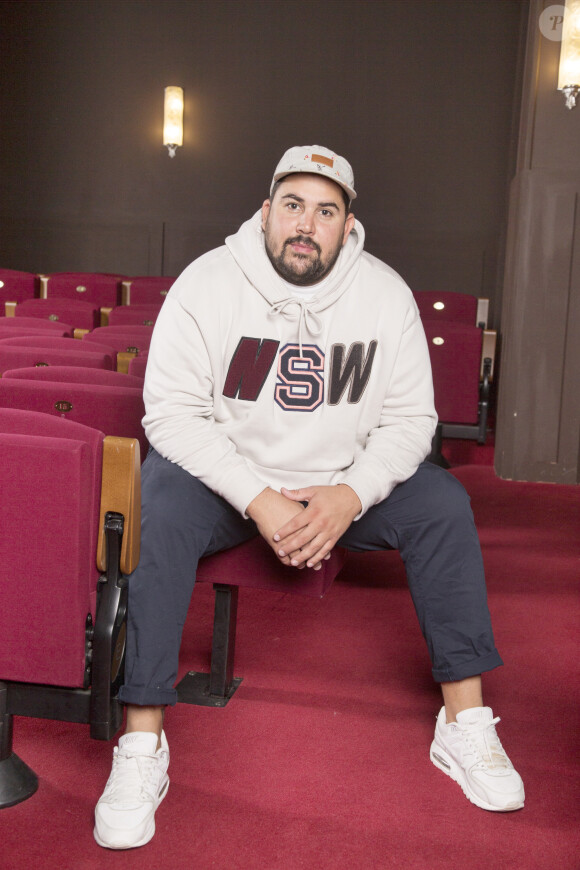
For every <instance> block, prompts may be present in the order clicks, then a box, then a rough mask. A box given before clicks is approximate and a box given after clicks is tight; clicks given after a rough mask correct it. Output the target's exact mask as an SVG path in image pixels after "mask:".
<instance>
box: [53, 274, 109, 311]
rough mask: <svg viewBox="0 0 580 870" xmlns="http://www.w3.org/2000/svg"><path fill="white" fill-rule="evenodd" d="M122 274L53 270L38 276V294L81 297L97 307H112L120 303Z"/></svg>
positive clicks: (68, 297) (71, 297)
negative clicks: (50, 272)
mask: <svg viewBox="0 0 580 870" xmlns="http://www.w3.org/2000/svg"><path fill="white" fill-rule="evenodd" d="M124 277H125V276H124V275H110V274H105V273H102V272H53V273H52V274H50V275H41V276H40V296H41V298H42V299H49V298H51V297H52V296H60V297H62V298H65V299H82V300H83V301H84V302H91V303H94V304H95V305H96V306H97V307H98V308H102V307H106V308H114V306H115V305H118V304H119V303H120V301H121V300H120V292H121V281H122V280H123V278H124Z"/></svg>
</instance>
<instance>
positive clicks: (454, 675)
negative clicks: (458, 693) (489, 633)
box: [431, 649, 503, 683]
mask: <svg viewBox="0 0 580 870" xmlns="http://www.w3.org/2000/svg"><path fill="white" fill-rule="evenodd" d="M501 665H503V661H502V660H501V657H500V655H499V653H498V651H497V650H496V649H494V650H493V652H490V653H488V654H487V655H486V656H481V657H478V658H475V659H470V661H468V662H463V663H462V664H458V665H455V666H454V667H450V668H447V669H444V668H433V669H432V671H431V673H432V674H433V679H434V680H435V681H436V682H437V683H455V682H457V681H458V680H466V679H467V678H468V677H477V676H479V674H483V673H484V672H485V671H492V670H493V669H494V668H498V667H500V666H501Z"/></svg>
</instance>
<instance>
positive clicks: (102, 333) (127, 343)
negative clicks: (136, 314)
mask: <svg viewBox="0 0 580 870" xmlns="http://www.w3.org/2000/svg"><path fill="white" fill-rule="evenodd" d="M152 332H153V327H150V326H131V325H127V326H125V327H118V326H102V327H100V328H99V329H94V330H93V331H92V332H89V333H87V334H86V335H84V336H83V340H84V341H85V342H88V343H91V344H92V343H94V342H101V343H103V344H107V345H109V346H110V347H113V348H115V350H116V352H117V366H116V367H117V371H120V372H128V370H129V362H130V360H131V359H133V357H136V356H139V354H140V353H142V352H144V351H145V352H146V351H148V350H149V344H150V342H151V334H152Z"/></svg>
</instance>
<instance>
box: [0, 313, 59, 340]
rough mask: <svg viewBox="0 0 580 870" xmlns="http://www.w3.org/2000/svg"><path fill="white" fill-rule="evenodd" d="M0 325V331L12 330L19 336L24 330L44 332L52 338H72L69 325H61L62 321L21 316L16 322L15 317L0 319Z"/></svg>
mask: <svg viewBox="0 0 580 870" xmlns="http://www.w3.org/2000/svg"><path fill="white" fill-rule="evenodd" d="M0 325H1V326H2V329H14V330H15V332H14V334H15V335H17V334H20V333H21V332H22V330H24V329H25V330H27V331H28V332H30V331H32V332H35V333H38V332H46V333H48V334H50V335H54V336H61V337H62V336H63V335H68V336H70V337H71V338H72V334H73V331H74V328H73V327H72V326H71V325H70V323H63V322H62V321H59V322H58V323H55V322H54V321H52V320H45V319H44V318H42V317H24V316H22V315H20V316H19V317H18V320H17V319H16V317H2V318H0Z"/></svg>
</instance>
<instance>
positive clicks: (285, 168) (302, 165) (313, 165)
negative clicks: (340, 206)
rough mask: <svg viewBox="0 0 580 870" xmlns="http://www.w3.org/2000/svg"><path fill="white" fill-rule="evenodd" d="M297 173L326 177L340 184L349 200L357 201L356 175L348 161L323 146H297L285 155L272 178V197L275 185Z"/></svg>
mask: <svg viewBox="0 0 580 870" xmlns="http://www.w3.org/2000/svg"><path fill="white" fill-rule="evenodd" d="M295 172H312V173H315V174H318V175H325V176H326V177H327V178H330V180H331V181H334V182H336V184H340V186H341V187H342V188H343V189H344V190H345V191H346V192H347V194H348V196H349V199H350V200H351V201H352V200H353V199H356V191H355V189H354V175H353V171H352V167H351V165H350V163H349V162H348V160H345V159H344V157H341V156H340V154H335V153H334V151H330V149H329V148H324V147H323V146H322V145H295V146H294V147H293V148H289V149H288V151H286V153H285V154H284V156H283V157H282V159H281V160H280V162H279V163H278V166H277V167H276V171H275V172H274V177H273V178H272V184H271V186H270V195H272V188H273V187H274V184H275V183H276V182H277V181H279V180H280V179H281V178H284V176H285V175H293V174H294V173H295Z"/></svg>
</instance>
